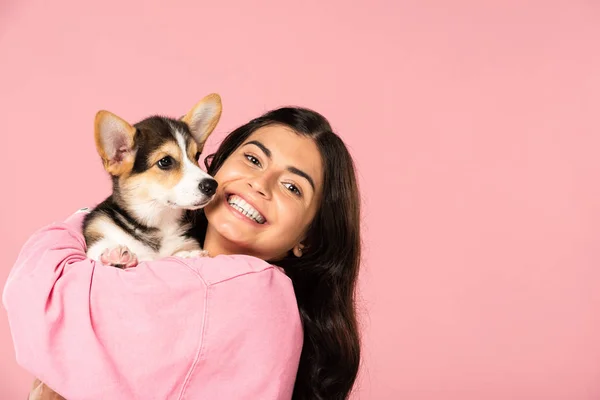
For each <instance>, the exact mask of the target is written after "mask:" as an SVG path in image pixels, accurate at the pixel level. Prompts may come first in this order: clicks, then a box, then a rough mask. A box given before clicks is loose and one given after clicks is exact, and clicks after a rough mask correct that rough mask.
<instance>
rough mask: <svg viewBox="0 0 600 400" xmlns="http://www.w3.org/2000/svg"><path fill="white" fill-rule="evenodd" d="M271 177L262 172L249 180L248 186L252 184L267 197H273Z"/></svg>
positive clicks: (253, 187)
mask: <svg viewBox="0 0 600 400" xmlns="http://www.w3.org/2000/svg"><path fill="white" fill-rule="evenodd" d="M270 181H271V177H270V176H269V174H262V175H260V176H255V177H254V178H253V179H250V180H249V181H248V186H250V187H251V188H252V189H253V190H254V191H256V192H257V193H258V194H260V195H261V196H263V197H265V198H270V197H271V182H270Z"/></svg>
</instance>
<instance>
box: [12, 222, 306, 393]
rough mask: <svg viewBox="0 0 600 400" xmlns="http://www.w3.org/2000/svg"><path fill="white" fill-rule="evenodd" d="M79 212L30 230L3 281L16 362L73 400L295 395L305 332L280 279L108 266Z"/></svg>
mask: <svg viewBox="0 0 600 400" xmlns="http://www.w3.org/2000/svg"><path fill="white" fill-rule="evenodd" d="M83 215H84V214H83V213H77V214H74V215H73V216H71V217H70V218H69V219H67V221H65V222H64V223H55V224H52V225H50V226H48V227H45V228H43V229H41V230H39V231H38V232H36V233H35V234H34V235H33V236H32V237H31V238H30V239H29V240H28V242H27V243H26V244H25V246H24V247H23V249H22V251H21V254H20V255H19V257H18V259H17V262H16V264H15V266H14V268H13V269H12V271H11V272H10V275H9V278H8V281H7V283H6V286H5V288H4V292H3V297H2V300H3V303H4V307H5V308H6V310H7V312H8V319H9V323H10V329H11V332H12V337H13V341H14V346H15V352H16V358H17V362H18V363H19V365H21V366H22V367H23V368H25V369H26V370H27V371H29V372H30V373H32V374H33V375H34V376H36V377H38V378H40V379H41V380H42V381H43V382H45V383H46V384H47V385H48V386H50V387H51V388H52V389H54V390H55V391H56V392H58V393H60V394H61V395H63V396H64V397H65V398H67V399H68V400H85V399H95V400H97V399H111V400H119V399H126V400H135V399H144V400H151V399H156V400H165V399H208V400H212V399H216V400H219V399H224V400H229V399H252V400H255V399H261V400H268V399H290V398H291V395H292V389H293V386H294V380H295V377H296V372H297V368H298V363H299V359H300V352H301V349H302V340H303V334H302V326H301V321H300V316H299V312H298V308H297V304H296V299H295V296H294V290H293V287H292V283H291V281H290V279H289V278H288V277H287V276H286V275H285V274H284V273H283V272H282V271H281V270H279V269H278V268H277V267H275V266H273V265H270V264H268V263H266V262H265V261H262V260H259V259H257V258H254V257H249V256H243V255H235V256H217V257H214V258H195V259H181V258H175V257H169V258H165V259H162V260H160V261H154V262H144V263H140V264H139V265H138V266H137V267H135V268H131V269H127V270H120V269H117V268H113V267H107V266H103V265H102V264H100V263H96V262H94V261H92V260H90V259H88V258H86V255H85V242H84V238H83V236H82V233H81V228H80V226H81V222H82V220H83Z"/></svg>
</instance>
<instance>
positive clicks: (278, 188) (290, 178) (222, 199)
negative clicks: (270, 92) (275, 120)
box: [204, 124, 323, 261]
mask: <svg viewBox="0 0 600 400" xmlns="http://www.w3.org/2000/svg"><path fill="white" fill-rule="evenodd" d="M322 164H323V163H322V162H321V156H320V154H319V150H318V148H317V145H316V144H315V142H314V141H313V140H312V139H310V138H308V137H306V136H301V135H299V134H298V133H296V132H294V131H293V130H291V129H290V128H288V127H286V126H284V125H280V124H273V125H268V126H265V127H262V128H259V129H257V130H256V131H255V132H254V133H252V134H251V135H250V136H249V138H248V140H247V141H245V142H244V143H243V144H242V145H241V146H240V147H239V148H237V149H236V150H235V151H234V152H232V154H231V155H230V156H229V157H228V158H227V160H226V161H225V162H224V163H223V165H221V166H220V168H219V169H218V171H217V172H216V174H215V175H214V177H215V179H216V180H217V181H218V182H219V187H218V189H217V194H216V197H215V200H214V201H213V202H211V204H209V205H208V206H207V208H206V210H205V212H206V217H207V219H208V221H209V225H208V229H207V232H206V239H205V242H204V248H205V249H206V250H208V251H209V253H227V254H235V253H243V254H251V255H253V256H256V257H259V258H262V259H264V260H271V261H275V260H279V259H281V258H283V257H285V255H286V254H287V253H288V252H289V250H290V248H293V247H294V246H296V248H297V247H298V246H302V241H303V240H304V238H305V236H306V233H307V232H306V230H307V228H308V226H309V225H310V222H311V221H312V220H313V218H314V216H315V213H316V210H317V207H318V206H319V200H320V197H321V191H322V186H323V183H322V182H323V165H322ZM313 177H314V178H313ZM239 221H243V223H240V222H239Z"/></svg>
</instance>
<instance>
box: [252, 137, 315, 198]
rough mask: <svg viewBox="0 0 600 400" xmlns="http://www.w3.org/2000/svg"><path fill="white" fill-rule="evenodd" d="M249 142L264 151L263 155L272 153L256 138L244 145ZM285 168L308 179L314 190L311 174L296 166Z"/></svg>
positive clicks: (269, 155) (268, 155)
mask: <svg viewBox="0 0 600 400" xmlns="http://www.w3.org/2000/svg"><path fill="white" fill-rule="evenodd" d="M249 144H253V145H255V146H256V147H258V148H259V149H261V150H262V152H263V153H265V155H266V156H267V157H268V158H269V159H271V156H272V153H271V150H269V149H268V148H267V146H265V145H264V144H262V143H261V142H259V141H258V140H251V141H249V142H247V143H246V144H245V145H244V146H248V145H249ZM287 170H288V171H290V172H291V173H292V174H296V175H298V176H300V177H302V178H304V179H306V180H307V181H308V183H310V186H311V187H312V189H313V191H314V190H315V181H314V180H313V178H311V176H310V175H309V174H307V173H306V172H304V171H302V170H301V169H298V168H296V167H291V166H290V167H287Z"/></svg>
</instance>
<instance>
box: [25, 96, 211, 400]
mask: <svg viewBox="0 0 600 400" xmlns="http://www.w3.org/2000/svg"><path fill="white" fill-rule="evenodd" d="M220 117H221V98H220V97H219V95H217V94H211V95H208V96H206V97H205V98H204V99H202V100H201V101H200V102H199V103H197V104H196V105H195V106H194V107H193V108H192V109H191V110H190V111H189V112H188V113H187V114H186V115H185V116H184V117H182V118H181V119H180V120H176V119H171V118H166V117H161V116H152V117H149V118H146V119H144V120H142V121H140V122H138V123H136V124H134V125H130V124H129V123H128V122H126V121H125V120H123V119H122V118H120V117H118V116H116V115H115V114H113V113H110V112H108V111H99V112H98V113H97V114H96V119H95V140H96V148H97V151H98V153H99V154H100V157H101V159H102V162H103V164H104V168H105V169H106V171H107V172H108V173H109V174H110V176H111V178H112V182H113V193H112V194H111V195H110V196H109V197H108V198H107V199H106V200H104V201H103V202H102V203H100V204H99V205H98V206H96V207H95V208H94V209H93V210H92V211H91V212H90V213H89V214H88V215H87V216H86V217H85V220H84V226H83V233H84V237H85V240H86V245H87V255H88V257H89V258H91V259H94V260H96V261H100V262H103V263H104V264H108V265H112V266H116V267H120V268H123V267H125V266H134V265H135V264H136V263H137V262H138V261H139V262H143V261H149V260H153V259H157V258H160V257H166V256H179V257H194V256H202V255H205V252H204V251H203V250H202V249H201V247H200V244H199V242H198V240H197V238H195V237H194V235H193V233H192V232H193V231H192V221H191V217H192V216H191V212H193V210H198V209H200V208H202V207H204V206H205V205H206V204H208V202H210V201H211V200H212V199H213V197H214V194H215V191H216V188H217V182H216V181H215V180H214V179H213V178H212V177H211V176H210V175H208V174H207V173H206V172H204V171H203V170H202V169H201V168H200V167H199V165H198V160H199V157H200V153H201V152H202V149H203V147H204V143H205V142H206V139H207V138H208V136H209V135H210V134H211V133H212V131H213V130H214V128H215V127H216V125H217V123H218V122H219V119H220ZM115 250H116V254H117V255H120V258H118V259H117V262H115V259H114V257H113V259H112V261H110V262H109V261H108V256H107V254H108V253H111V252H112V254H113V255H114V254H115ZM132 258H133V260H134V262H133V263H131V262H130V261H131V259H132ZM126 264H128V265H126ZM61 398H62V397H61V396H60V395H59V394H58V393H56V392H54V391H53V390H51V389H50V388H49V387H47V386H46V385H45V384H44V383H42V382H41V381H39V380H37V379H36V381H35V382H34V384H33V386H32V389H31V392H30V396H29V400H50V399H61Z"/></svg>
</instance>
